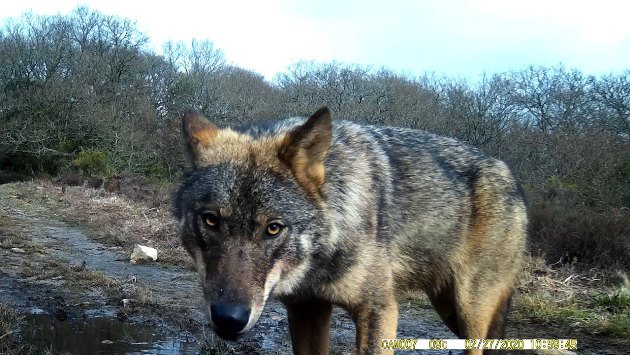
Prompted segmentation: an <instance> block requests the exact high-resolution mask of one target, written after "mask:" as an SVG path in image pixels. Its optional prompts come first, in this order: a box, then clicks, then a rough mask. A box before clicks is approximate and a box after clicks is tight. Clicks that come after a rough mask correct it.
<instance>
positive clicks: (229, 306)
mask: <svg viewBox="0 0 630 355" xmlns="http://www.w3.org/2000/svg"><path fill="white" fill-rule="evenodd" d="M210 313H211V317H212V323H214V325H215V326H216V327H217V328H218V329H219V330H221V331H222V332H226V333H238V332H240V331H241V330H243V328H245V326H246V325H247V323H248V322H249V313H250V309H249V307H247V306H246V305H244V304H238V303H237V304H234V303H215V304H213V305H212V306H210Z"/></svg>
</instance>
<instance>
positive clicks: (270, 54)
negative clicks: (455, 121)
mask: <svg viewBox="0 0 630 355" xmlns="http://www.w3.org/2000/svg"><path fill="white" fill-rule="evenodd" d="M80 5H87V6H88V7H89V8H91V9H94V10H99V11H101V12H103V13H105V14H108V15H116V16H121V17H126V18H129V19H131V20H134V21H136V23H137V26H138V28H139V30H140V31H142V32H143V33H145V34H146V35H147V36H148V37H149V38H150V40H151V47H152V48H153V49H154V50H155V51H156V52H158V53H159V52H161V48H162V44H163V43H164V42H166V41H168V40H173V41H179V40H181V41H185V42H190V41H191V40H192V38H196V39H200V40H204V39H208V40H210V41H212V42H213V43H214V45H215V47H217V48H219V49H221V50H222V51H223V52H224V54H225V57H226V59H227V61H228V62H229V63H231V64H234V65H237V66H240V67H243V68H247V69H250V70H254V71H256V72H258V73H261V74H263V75H264V76H265V78H267V79H269V80H271V79H272V78H273V77H274V75H275V74H276V73H278V72H282V71H284V70H286V69H287V67H288V66H289V65H290V64H291V63H295V62H297V61H300V60H315V61H319V62H329V61H333V60H334V61H338V62H341V63H347V64H358V65H362V66H369V67H372V68H377V69H378V68H383V67H384V68H387V69H390V70H393V71H394V72H398V73H401V74H405V75H411V76H419V75H423V74H425V73H434V74H437V75H447V76H450V77H453V78H461V79H466V80H475V79H478V78H479V77H480V76H481V75H482V74H484V73H485V74H492V73H500V72H505V71H509V70H519V69H523V68H525V67H527V66H529V65H544V66H553V65H558V64H562V65H565V66H567V67H570V68H576V69H579V70H581V71H583V72H585V73H587V74H595V75H598V74H606V73H612V72H620V71H623V70H626V69H630V60H629V58H630V22H629V21H628V19H627V16H628V14H629V13H630V2H629V1H623V0H597V1H594V0H591V1H581V0H573V1H570V0H524V1H520V0H486V1H482V0H433V1H429V0H380V1H375V0H319V1H315V0H296V1H290V0H250V1H245V0H227V1H214V0H206V1H201V0H198V1H189V0H176V1H155V0H154V1H137V0H125V1H120V0H83V1H75V0H56V1H50V0H20V1H0V21H3V20H5V19H6V18H11V17H20V16H21V15H22V14H23V13H24V12H25V11H28V10H31V11H32V12H33V13H35V14H62V15H63V14H67V13H69V12H71V11H72V10H74V9H75V8H76V7H78V6H80Z"/></svg>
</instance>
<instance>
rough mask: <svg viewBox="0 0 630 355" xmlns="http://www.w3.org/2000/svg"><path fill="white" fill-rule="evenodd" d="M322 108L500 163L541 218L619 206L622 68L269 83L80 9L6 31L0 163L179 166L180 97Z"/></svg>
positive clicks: (625, 81) (40, 169) (628, 89)
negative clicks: (155, 43)
mask: <svg viewBox="0 0 630 355" xmlns="http://www.w3.org/2000/svg"><path fill="white" fill-rule="evenodd" d="M320 105H328V106H329V107H330V108H331V110H332V111H333V113H334V115H335V117H336V118H346V119H353V120H356V121H359V122H363V123H368V124H378V125H395V126H405V127H412V128H417V129H423V130H427V131H431V132H435V133H438V134H442V135H447V136H451V137H455V138H457V139H460V140H463V141H465V142H468V143H470V144H472V145H474V146H477V147H479V148H480V149H482V150H483V151H485V152H486V153H487V154H489V155H492V156H495V157H497V158H500V159H503V160H505V161H506V162H507V163H508V164H509V166H510V167H511V168H512V170H513V171H514V172H515V174H516V176H517V177H518V179H519V180H520V181H521V183H522V184H523V187H524V190H525V191H526V194H527V196H528V198H529V200H530V203H531V204H534V205H536V206H539V207H540V208H539V209H538V210H537V211H538V212H540V213H543V215H541V216H539V217H540V219H545V218H552V216H547V215H544V213H549V212H548V209H549V208H555V207H554V206H556V207H557V206H560V205H561V206H564V207H563V208H564V211H566V210H567V208H569V209H570V210H571V211H583V210H587V211H589V212H592V213H595V214H597V213H599V214H600V215H602V214H605V215H607V216H610V215H615V216H622V217H623V216H625V217H623V218H626V217H627V216H628V214H629V212H628V211H629V209H630V70H626V71H625V72H622V73H611V74H608V75H599V76H592V75H586V74H584V73H582V72H581V71H579V70H575V69H569V68H566V67H564V66H561V65H558V66H554V67H540V66H531V67H527V68H524V69H521V70H515V71H510V72H506V73H498V74H492V75H484V76H482V77H481V78H480V79H479V80H478V81H477V82H474V83H470V82H466V81H462V80H455V79H452V78H447V77H438V76H435V75H424V76H420V77H411V76H407V75H400V74H397V73H395V72H392V71H389V70H387V69H374V68H368V67H362V66H357V65H348V64H344V63H337V62H329V63H319V62H312V61H302V62H297V63H295V64H293V65H291V66H290V67H289V68H287V70H285V71H284V72H282V73H279V74H278V75H277V76H276V77H275V78H274V80H273V81H272V82H268V81H265V80H264V78H263V77H262V76H261V75H260V74H258V73H255V72H252V71H249V70H245V69H243V68H239V67H236V66H233V65H229V64H227V62H226V59H225V57H224V55H223V53H222V52H221V50H220V49H218V48H216V47H214V45H213V43H212V42H210V41H199V40H192V41H191V42H190V43H182V42H168V43H166V44H164V46H163V53H162V54H156V53H155V52H153V51H152V50H150V49H149V48H148V38H147V37H146V36H145V35H144V34H142V33H141V32H140V31H139V30H138V28H137V27H136V25H135V23H134V22H133V21H131V20H129V19H123V18H118V17H115V16H110V15H105V14H102V13H100V12H98V11H93V10H90V9H89V8H86V7H80V8H78V9H76V10H75V11H73V12H72V13H70V14H68V15H55V16H36V15H33V14H26V15H24V16H23V17H21V18H19V19H16V20H11V21H8V22H6V23H5V24H4V25H3V26H2V28H1V29H0V124H1V127H2V129H1V133H0V170H4V171H14V172H22V173H28V174H31V175H38V174H48V175H52V176H54V175H57V174H60V173H62V172H63V171H66V170H68V169H80V170H82V171H83V172H84V173H87V174H101V175H107V174H115V173H121V172H133V173H136V174H144V175H147V176H151V177H154V178H172V177H175V176H178V174H180V173H181V171H182V170H183V169H184V164H185V162H184V160H183V159H182V149H181V143H180V135H179V120H180V115H181V113H182V111H183V110H185V109H188V108H195V109H197V110H199V111H201V112H203V113H204V114H205V115H206V116H207V117H209V118H211V119H212V120H213V121H214V122H216V123H218V124H219V125H229V124H234V123H242V122H247V121H250V120H254V119H260V118H265V119H267V118H280V117H288V116H295V115H308V114H309V113H311V111H313V110H314V109H316V108H317V107H319V106H320ZM541 211H542V212H541ZM545 211H547V212H545ZM554 215H555V214H554ZM622 217H620V218H622ZM534 224H535V223H534ZM622 224H623V223H622ZM624 225H626V227H624V228H628V227H627V223H626V224H624ZM534 227H536V226H534ZM543 227H544V226H540V228H543ZM626 232H628V230H627V229H623V230H622V231H621V232H616V233H617V234H619V233H622V234H623V233H626ZM613 234H614V233H613ZM627 234H630V233H626V236H627ZM569 237H570V236H569ZM627 238H628V239H630V237H627ZM628 239H626V241H628ZM622 249H623V248H622Z"/></svg>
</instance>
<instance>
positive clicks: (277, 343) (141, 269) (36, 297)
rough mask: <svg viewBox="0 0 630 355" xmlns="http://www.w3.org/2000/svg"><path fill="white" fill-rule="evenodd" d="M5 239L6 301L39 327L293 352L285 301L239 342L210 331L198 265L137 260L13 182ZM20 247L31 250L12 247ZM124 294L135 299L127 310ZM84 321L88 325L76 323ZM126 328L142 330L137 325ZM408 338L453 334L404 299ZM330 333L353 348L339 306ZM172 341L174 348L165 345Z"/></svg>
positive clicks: (179, 349) (1, 252)
mask: <svg viewBox="0 0 630 355" xmlns="http://www.w3.org/2000/svg"><path fill="white" fill-rule="evenodd" d="M0 237H2V238H3V239H2V240H3V244H2V248H1V249H0V258H1V259H2V261H3V262H2V263H1V264H0V284H1V285H2V286H1V287H0V302H1V303H4V304H7V305H9V306H10V307H12V308H14V309H16V310H18V311H19V312H20V313H24V314H30V316H29V319H30V320H31V321H32V327H42V328H46V327H51V326H53V325H54V326H56V327H57V328H58V329H62V328H64V327H66V328H67V327H82V329H84V330H85V329H87V328H89V327H96V328H98V327H99V326H98V325H94V324H93V323H95V322H90V321H89V320H90V319H98V322H100V323H98V324H100V326H101V327H103V324H105V323H106V324H110V323H112V322H113V323H116V322H117V323H120V324H118V325H116V324H114V326H115V328H116V330H117V329H118V328H121V329H122V327H123V325H126V326H128V327H129V326H130V325H136V326H141V327H144V328H142V329H139V330H138V329H136V330H135V331H136V333H137V334H136V338H142V334H143V333H147V334H148V333H161V334H164V336H158V337H153V338H151V337H149V338H146V337H145V338H146V339H145V338H143V341H142V342H138V341H137V339H134V341H133V342H129V343H134V344H136V345H137V343H146V344H145V345H146V347H145V348H144V350H145V351H147V350H148V351H156V352H158V353H164V354H180V353H189V352H190V353H197V352H198V351H200V349H201V351H205V352H208V353H218V352H221V353H241V352H247V353H251V352H257V353H274V354H278V353H291V346H290V338H289V335H288V324H287V317H286V313H285V311H284V308H283V307H282V306H281V305H280V304H278V303H277V302H270V303H269V304H268V305H267V306H266V309H265V311H264V313H263V315H262V316H261V318H260V321H259V322H258V324H257V325H256V327H255V328H254V329H253V331H252V332H251V333H250V334H249V336H248V337H247V338H245V339H243V340H242V341H240V342H239V343H238V344H225V343H223V342H219V341H215V340H213V336H212V335H211V334H210V333H209V332H208V329H207V328H205V330H204V329H203V325H204V324H205V321H204V315H203V313H202V311H201V310H200V305H201V299H202V296H201V292H200V288H199V287H198V284H197V279H196V275H195V273H194V272H193V271H191V270H188V269H186V268H183V267H177V266H172V265H161V264H160V263H156V264H151V265H131V264H130V263H129V262H128V254H129V252H130V251H129V250H123V249H122V248H120V247H112V246H105V245H102V244H99V243H97V242H95V241H94V240H92V239H91V238H90V237H89V236H88V234H86V232H84V231H82V230H80V229H77V228H74V227H71V226H69V225H67V224H66V223H64V222H62V221H60V219H59V218H58V217H57V216H56V214H55V211H54V210H51V209H50V208H47V207H45V204H37V203H36V201H31V200H29V199H28V198H25V197H24V196H22V195H20V193H16V190H15V189H12V188H11V187H10V185H2V186H0ZM16 247H17V248H20V249H21V250H22V251H23V252H20V251H18V252H16V251H15V249H13V250H12V248H16ZM123 298H127V299H132V300H133V301H130V303H128V307H125V306H123V305H122V299H123ZM117 319H122V320H123V322H120V321H118V320H117ZM77 320H81V321H82V323H81V324H79V325H76V324H77ZM114 321H115V322H114ZM103 322H105V323H103ZM108 322H109V323H108ZM110 332H111V330H110ZM125 332H126V333H127V334H129V333H133V329H127V330H126V331H125ZM34 333H37V332H36V331H34ZM57 333H60V332H59V331H58V332H57ZM61 333H63V332H61ZM75 333H76V332H75ZM66 336H69V335H67V334H66ZM399 337H412V338H429V337H431V338H436V337H446V338H450V337H452V334H451V333H450V332H449V331H448V330H447V329H446V328H445V327H444V326H443V325H442V323H441V322H440V321H439V319H437V316H436V315H435V314H434V313H433V311H432V310H431V309H430V307H428V306H425V307H422V306H421V307H418V306H412V303H411V302H406V303H405V302H403V303H402V304H401V308H400V317H399ZM44 338H47V337H44ZM331 338H332V349H333V352H334V353H349V352H351V350H352V348H353V344H354V325H353V324H352V321H351V319H350V318H349V317H348V316H347V315H346V314H345V313H344V312H342V311H340V310H336V311H335V312H334V314H333V319H332V329H331ZM75 340H76V339H75ZM85 340H86V339H85V337H84V339H82V340H81V341H82V342H85ZM87 340H88V341H90V340H91V341H93V342H98V343H99V344H104V345H102V346H100V347H96V348H93V347H88V348H81V349H83V350H85V349H96V350H99V349H102V348H106V349H109V350H110V351H111V350H113V348H111V346H112V345H111V344H112V343H110V342H109V341H111V339H102V338H100V337H96V338H93V339H87ZM53 341H56V342H57V344H55V345H53V348H54V349H56V350H58V351H72V350H73V349H74V350H75V351H83V350H77V349H76V348H64V347H63V346H60V347H58V345H59V344H58V343H60V339H53ZM121 342H122V341H121ZM165 342H166V343H169V344H171V345H170V346H167V347H165V346H164V343H165ZM113 343H116V342H113ZM191 344H194V345H191ZM88 345H89V344H87V345H86V346H88ZM119 345H120V344H119ZM123 345H124V344H123ZM107 346H110V348H107ZM137 350H138V348H137V346H136V347H135V348H134V347H132V346H127V347H125V346H122V347H121V348H120V349H118V350H117V351H121V352H126V351H137ZM432 353H433V354H435V352H432Z"/></svg>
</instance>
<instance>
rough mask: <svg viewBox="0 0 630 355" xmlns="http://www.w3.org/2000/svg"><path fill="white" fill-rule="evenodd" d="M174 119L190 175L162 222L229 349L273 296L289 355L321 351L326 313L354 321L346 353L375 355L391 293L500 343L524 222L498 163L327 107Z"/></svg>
mask: <svg viewBox="0 0 630 355" xmlns="http://www.w3.org/2000/svg"><path fill="white" fill-rule="evenodd" d="M182 121H183V123H182V132H183V136H184V141H185V146H186V151H187V157H188V159H189V161H190V164H191V169H190V170H189V171H188V172H187V173H185V174H184V176H183V177H182V180H181V182H180V186H179V189H178V191H177V193H176V197H175V202H174V215H175V217H176V218H177V219H178V220H179V222H180V231H181V240H182V243H183V246H184V247H185V249H186V250H187V251H188V253H189V254H190V255H191V257H192V259H193V260H194V263H195V265H196V268H197V271H198V272H199V274H200V276H201V284H202V288H203V295H204V299H205V310H206V311H207V314H208V319H209V323H210V326H211V327H212V328H213V330H214V331H215V332H216V334H218V335H219V336H221V337H223V338H225V339H231V340H236V339H238V337H239V336H240V335H242V334H244V333H246V332H247V331H249V330H250V329H252V327H253V326H254V325H255V324H256V322H257V320H258V318H259V316H260V314H261V312H262V310H263V307H264V306H265V303H266V301H267V300H268V298H269V297H275V298H276V299H279V300H280V301H281V302H282V303H283V304H284V305H285V307H286V309H287V314H288V323H289V332H290V335H291V341H292V346H293V351H294V352H295V353H296V354H326V353H328V352H329V342H330V339H329V330H330V319H331V312H332V309H333V306H339V307H342V308H343V309H345V310H346V311H347V312H348V313H349V315H350V316H351V317H352V319H353V321H354V323H355V326H356V352H357V353H359V354H368V353H370V354H371V353H380V352H385V350H383V349H382V348H381V342H382V340H383V339H385V338H395V337H396V328H397V318H398V304H397V301H396V296H397V295H399V294H401V293H404V292H406V291H424V292H425V293H426V294H427V295H428V298H429V299H430V301H431V303H432V305H433V307H434V309H435V311H437V313H438V314H439V316H440V317H441V319H442V320H443V321H444V323H445V324H446V325H447V326H448V327H449V328H450V329H451V330H452V331H453V333H455V334H456V335H457V336H458V337H460V338H477V339H479V338H501V337H502V336H503V332H504V325H505V319H506V313H507V310H508V307H509V304H510V299H511V296H512V293H513V291H514V288H515V283H516V282H517V278H518V274H519V272H520V271H521V269H522V266H523V260H524V251H525V246H526V245H525V244H526V238H525V235H526V227H527V216H526V209H525V204H524V200H523V196H522V194H521V191H520V189H519V186H518V184H517V182H516V181H515V179H514V177H513V175H512V173H511V172H510V169H509V168H508V167H507V166H506V164H505V163H503V162H502V161H500V160H497V159H493V158H490V157H487V156H484V155H483V154H482V153H481V152H480V151H479V150H477V149H475V148H473V147H470V146H468V145H466V144H464V143H461V142H459V141H457V140H454V139H450V138H446V137H440V136H437V135H434V134H431V133H427V132H424V131H418V130H413V129H407V128H397V127H381V126H369V125H360V124H357V123H353V122H351V121H343V120H334V121H333V120H332V119H331V113H330V110H329V109H328V108H326V107H323V108H321V109H319V110H317V111H316V112H315V113H314V114H313V115H311V116H310V117H308V118H306V117H303V118H299V117H298V118H290V119H286V120H280V121H275V122H266V123H254V124H250V125H243V126H234V127H224V128H219V127H217V126H216V125H215V124H213V123H211V122H210V121H209V120H207V119H206V118H205V117H204V116H203V115H201V114H200V113H198V112H195V111H188V112H186V113H185V114H184V115H183V120H182ZM473 352H480V351H475V350H473V351H471V353H473Z"/></svg>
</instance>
